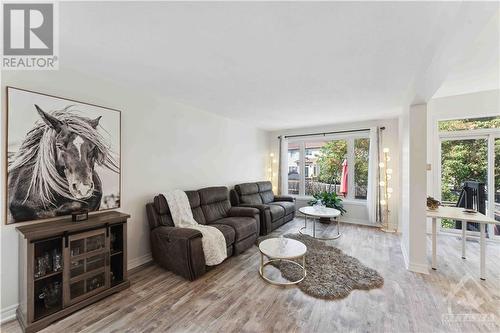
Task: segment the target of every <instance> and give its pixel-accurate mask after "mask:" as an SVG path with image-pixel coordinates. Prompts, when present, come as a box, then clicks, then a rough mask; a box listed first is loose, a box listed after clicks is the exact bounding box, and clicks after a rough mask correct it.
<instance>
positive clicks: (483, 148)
mask: <svg viewBox="0 0 500 333" xmlns="http://www.w3.org/2000/svg"><path fill="white" fill-rule="evenodd" d="M487 173H488V144H487V141H486V140H485V139H471V140H447V141H443V142H442V144H441V184H442V186H441V190H442V200H443V201H456V200H457V199H458V197H457V195H456V194H454V193H453V192H452V191H459V190H460V189H461V184H462V183H463V182H464V181H466V180H476V181H480V182H486V180H487Z"/></svg>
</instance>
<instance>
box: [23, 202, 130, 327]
mask: <svg viewBox="0 0 500 333" xmlns="http://www.w3.org/2000/svg"><path fill="white" fill-rule="evenodd" d="M129 217H130V215H128V214H123V213H119V212H107V213H102V214H98V215H91V216H89V219H88V220H86V221H81V222H72V221H71V218H61V219H60V220H56V221H50V222H44V223H37V224H31V225H25V226H20V227H17V228H16V229H17V231H18V232H19V238H20V239H19V281H20V284H19V307H18V309H17V318H18V320H19V323H20V324H21V327H22V328H23V330H24V331H25V332H36V331H38V330H40V329H42V328H44V327H46V326H48V325H49V324H50V323H52V322H54V321H56V320H59V319H60V318H62V317H64V316H67V315H68V314H70V313H72V312H74V311H77V310H79V309H81V308H82V307H85V306H87V305H89V304H91V303H93V302H96V301H98V300H100V299H102V298H104V297H106V296H109V295H111V294H113V293H115V292H118V291H120V290H123V289H125V288H127V287H128V286H129V285H130V283H129V281H128V279H127V225H126V223H127V219H128V218H129Z"/></svg>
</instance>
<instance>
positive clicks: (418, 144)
mask: <svg viewBox="0 0 500 333" xmlns="http://www.w3.org/2000/svg"><path fill="white" fill-rule="evenodd" d="M426 119H427V106H426V104H421V105H412V106H411V107H409V108H408V109H406V110H403V113H402V114H401V116H400V118H399V124H400V127H399V128H400V157H401V160H400V161H401V163H400V169H401V170H402V172H401V181H400V184H401V192H400V195H401V196H400V207H401V213H400V221H401V223H402V239H401V250H402V252H403V257H404V259H405V265H406V268H407V269H409V270H411V271H414V272H420V273H427V272H428V264H427V255H426V249H427V240H426V238H425V221H426V216H425V212H426V206H425V205H426V203H425V196H426V182H425V180H426V161H427V158H426V151H427V147H426V145H425V142H424V140H425V138H426V136H425V132H426V122H427V120H426Z"/></svg>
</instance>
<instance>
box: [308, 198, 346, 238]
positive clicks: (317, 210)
mask: <svg viewBox="0 0 500 333" xmlns="http://www.w3.org/2000/svg"><path fill="white" fill-rule="evenodd" d="M299 212H301V213H302V214H304V226H303V227H302V228H300V229H299V233H301V234H303V235H307V234H306V233H305V232H303V231H304V230H306V229H307V217H308V216H309V217H313V219H312V220H313V234H312V235H309V236H312V237H314V238H316V239H321V240H332V239H337V238H339V237H340V236H342V234H341V233H340V222H339V221H338V220H337V217H338V216H339V215H340V211H339V210H337V209H334V208H328V207H312V206H305V207H300V208H299ZM321 217H324V218H329V219H334V220H335V221H336V222H337V235H336V236H334V237H330V238H321V237H316V218H321Z"/></svg>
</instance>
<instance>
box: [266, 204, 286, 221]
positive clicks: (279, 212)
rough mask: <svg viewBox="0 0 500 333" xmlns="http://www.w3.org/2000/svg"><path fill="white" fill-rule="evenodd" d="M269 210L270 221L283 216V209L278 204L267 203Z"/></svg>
mask: <svg viewBox="0 0 500 333" xmlns="http://www.w3.org/2000/svg"><path fill="white" fill-rule="evenodd" d="M269 210H270V211H271V221H275V220H277V219H280V218H282V217H283V216H285V209H284V208H283V207H281V206H280V205H272V204H271V205H269Z"/></svg>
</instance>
